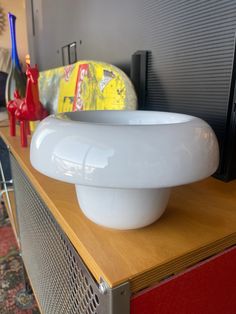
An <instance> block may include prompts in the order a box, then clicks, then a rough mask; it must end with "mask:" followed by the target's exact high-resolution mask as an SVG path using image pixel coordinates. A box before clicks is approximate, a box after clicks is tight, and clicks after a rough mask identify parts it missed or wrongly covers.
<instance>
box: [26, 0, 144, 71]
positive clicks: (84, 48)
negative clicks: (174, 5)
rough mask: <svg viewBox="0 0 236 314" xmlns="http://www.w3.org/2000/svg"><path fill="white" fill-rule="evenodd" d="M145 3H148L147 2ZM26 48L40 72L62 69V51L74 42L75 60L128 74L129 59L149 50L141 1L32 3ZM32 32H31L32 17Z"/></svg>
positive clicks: (50, 0) (51, 0)
mask: <svg viewBox="0 0 236 314" xmlns="http://www.w3.org/2000/svg"><path fill="white" fill-rule="evenodd" d="M147 2H148V1H147ZM31 3H33V8H31V6H30V3H28V8H27V9H28V33H29V42H30V44H29V46H30V52H31V55H32V59H33V61H35V62H37V63H38V65H39V67H40V69H41V70H45V69H48V68H53V67H57V66H60V65H62V57H61V47H62V46H64V45H66V44H69V43H71V42H73V41H76V42H77V55H78V59H90V60H100V61H105V62H108V63H113V64H116V65H118V66H120V67H121V68H123V69H125V70H126V72H128V71H129V64H130V60H131V55H132V54H133V53H134V52H135V51H136V50H139V49H146V48H147V47H148V36H147V35H148V19H146V18H145V12H143V7H144V5H145V1H143V0H130V1H128V0H119V1H117V0H64V1H63V0H32V1H31ZM31 9H32V11H33V12H34V13H33V19H34V29H35V32H34V34H33V31H32V28H33V27H32V17H31V12H32V11H31Z"/></svg>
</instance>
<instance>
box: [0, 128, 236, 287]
mask: <svg viewBox="0 0 236 314" xmlns="http://www.w3.org/2000/svg"><path fill="white" fill-rule="evenodd" d="M0 134H1V136H2V138H3V139H4V141H5V142H6V144H7V145H9V147H10V150H11V152H12V154H13V155H14V156H15V158H16V159H17V161H18V162H19V164H20V165H21V167H22V169H23V170H24V172H25V173H26V175H27V176H28V178H29V179H30V181H31V183H32V184H33V186H34V187H35V189H36V190H37V192H38V193H39V195H40V196H41V197H42V199H43V200H44V202H45V203H46V204H47V206H48V208H49V209H50V211H51V213H52V214H53V216H54V218H55V219H56V220H57V222H58V223H59V225H60V226H61V228H62V229H63V231H64V232H65V233H66V234H67V236H68V238H69V239H70V241H71V242H72V243H73V245H74V247H75V248H76V250H77V251H78V253H79V254H80V256H81V258H82V259H83V261H84V262H85V264H86V265H87V267H88V269H89V270H90V271H91V273H92V274H93V276H94V277H95V278H96V280H97V281H99V278H100V277H102V278H104V279H105V280H106V281H107V282H108V284H109V285H110V286H111V287H114V286H117V285H119V284H120V283H123V282H126V281H129V282H130V286H131V291H132V292H137V291H139V290H141V289H143V288H145V287H148V286H150V285H152V284H154V283H156V282H158V281H161V280H163V279H164V278H166V277H167V276H169V275H172V274H175V273H178V272H180V271H182V270H183V269H186V268H188V267H189V266H191V265H193V264H195V263H197V262H199V261H201V260H203V259H205V258H207V257H210V256H212V255H214V254H216V253H218V252H221V251H223V250H224V249H226V248H228V247H230V246H232V245H235V244H236V181H233V182H230V183H224V182H221V181H218V180H216V179H214V178H209V179H207V180H204V181H202V182H198V183H194V184H190V185H186V186H181V187H177V188H174V189H173V190H172V194H171V199H170V202H169V205H168V208H167V209H166V212H165V213H164V215H163V216H162V217H161V219H159V220H158V221H157V222H156V223H154V224H152V225H151V226H148V227H146V228H142V229H139V230H130V231H116V230H111V229H106V228H103V227H100V226H98V225H96V224H94V223H92V222H91V221H90V220H88V219H87V218H86V217H85V216H84V215H83V213H82V212H81V210H80V208H79V205H78V202H77V199H76V193H75V188H74V186H73V185H70V184H67V183H63V182H59V181H56V180H53V179H50V178H48V177H46V176H44V175H42V174H40V173H39V172H37V171H36V170H35V169H33V168H32V166H31V164H30V160H29V148H21V147H20V139H19V136H17V137H15V138H13V137H10V136H9V135H8V134H9V131H8V129H7V128H1V130H0ZM144 210H145V209H144Z"/></svg>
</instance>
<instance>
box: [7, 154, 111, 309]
mask: <svg viewBox="0 0 236 314" xmlns="http://www.w3.org/2000/svg"><path fill="white" fill-rule="evenodd" d="M11 165H12V173H13V180H14V188H15V196H16V205H17V213H18V220H19V229H20V242H21V249H22V257H23V260H24V263H25V266H26V270H27V272H28V274H29V277H30V279H31V283H32V286H33V289H34V292H35V294H36V296H37V300H38V302H39V305H40V308H41V309H42V311H43V312H44V313H45V314H60V313H62V314H66V313H68V314H78V313H79V314H80V313H82V314H94V313H109V300H108V296H109V294H107V295H103V294H101V293H100V291H99V289H98V285H97V283H96V282H95V281H94V279H93V277H92V276H91V274H90V273H89V271H88V270H87V269H86V267H85V265H84V264H83V262H82V260H81V259H80V257H79V255H78V254H77V252H76V251H75V249H74V248H73V246H72V244H71V243H70V242H69V240H68V238H67V237H66V235H65V234H64V233H63V231H62V230H61V229H60V227H59V225H58V224H57V223H56V221H55V219H54V218H53V217H52V215H51V213H50V212H49V210H48V208H47V206H46V205H45V204H44V202H43V201H42V199H41V198H40V197H39V195H38V194H37V192H36V191H35V190H34V189H33V187H32V185H31V183H30V181H29V180H28V178H27V177H26V175H25V174H24V172H23V171H22V170H21V168H20V166H19V165H18V163H17V161H16V160H15V158H14V157H13V156H12V155H11Z"/></svg>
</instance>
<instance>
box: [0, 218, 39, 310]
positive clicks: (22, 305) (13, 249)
mask: <svg viewBox="0 0 236 314" xmlns="http://www.w3.org/2000/svg"><path fill="white" fill-rule="evenodd" d="M22 265H23V264H22V260H21V257H20V256H19V251H18V247H17V243H16V240H15V236H14V233H13V230H12V228H11V226H10V224H9V223H5V224H3V223H2V225H1V222H0V314H39V313H40V311H39V309H38V307H37V304H36V302H35V299H34V296H33V295H31V294H30V295H29V294H27V293H25V290H24V285H23V268H22Z"/></svg>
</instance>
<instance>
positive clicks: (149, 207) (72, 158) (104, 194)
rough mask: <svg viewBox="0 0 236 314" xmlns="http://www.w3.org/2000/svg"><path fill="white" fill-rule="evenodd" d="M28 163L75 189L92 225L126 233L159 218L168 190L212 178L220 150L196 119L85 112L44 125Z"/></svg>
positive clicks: (60, 116)
mask: <svg viewBox="0 0 236 314" xmlns="http://www.w3.org/2000/svg"><path fill="white" fill-rule="evenodd" d="M30 158H31V163H32V165H33V166H34V167H35V168H36V169H37V170H38V171H40V172H42V173H43V174H45V175H47V176H49V177H52V178H55V179H58V180H62V181H65V182H69V183H73V184H75V185H76V192H77V196H78V201H79V204H80V207H81V209H82V211H83V212H84V213H85V215H86V216H87V217H89V218H90V219H91V220H93V221H94V222H96V223H98V224H100V225H104V226H107V227H112V228H117V229H131V228H139V227H143V226H145V225H148V224H150V223H152V222H154V221H155V220H156V219H157V218H159V217H160V216H161V214H162V213H163V211H164V209H165V207H166V205H167V202H168V197H169V190H170V189H169V188H170V187H172V186H177V185H181V184H186V183H190V182H194V181H197V180H201V179H203V178H205V177H207V176H210V175H211V174H213V173H214V172H215V171H216V169H217V166H218V162H219V150H218V143H217V139H216V136H215V134H214V132H213V130H212V129H211V127H210V126H209V125H208V124H207V123H206V122H205V121H203V120H201V119H199V118H196V117H193V116H189V115H184V114H176V113H167V112H156V111H155V112H151V111H83V112H70V113H61V114H57V115H52V116H49V117H48V118H46V119H45V120H43V121H42V122H41V123H40V124H39V126H38V128H37V129H36V132H35V133H34V135H33V138H32V142H31V152H30Z"/></svg>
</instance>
